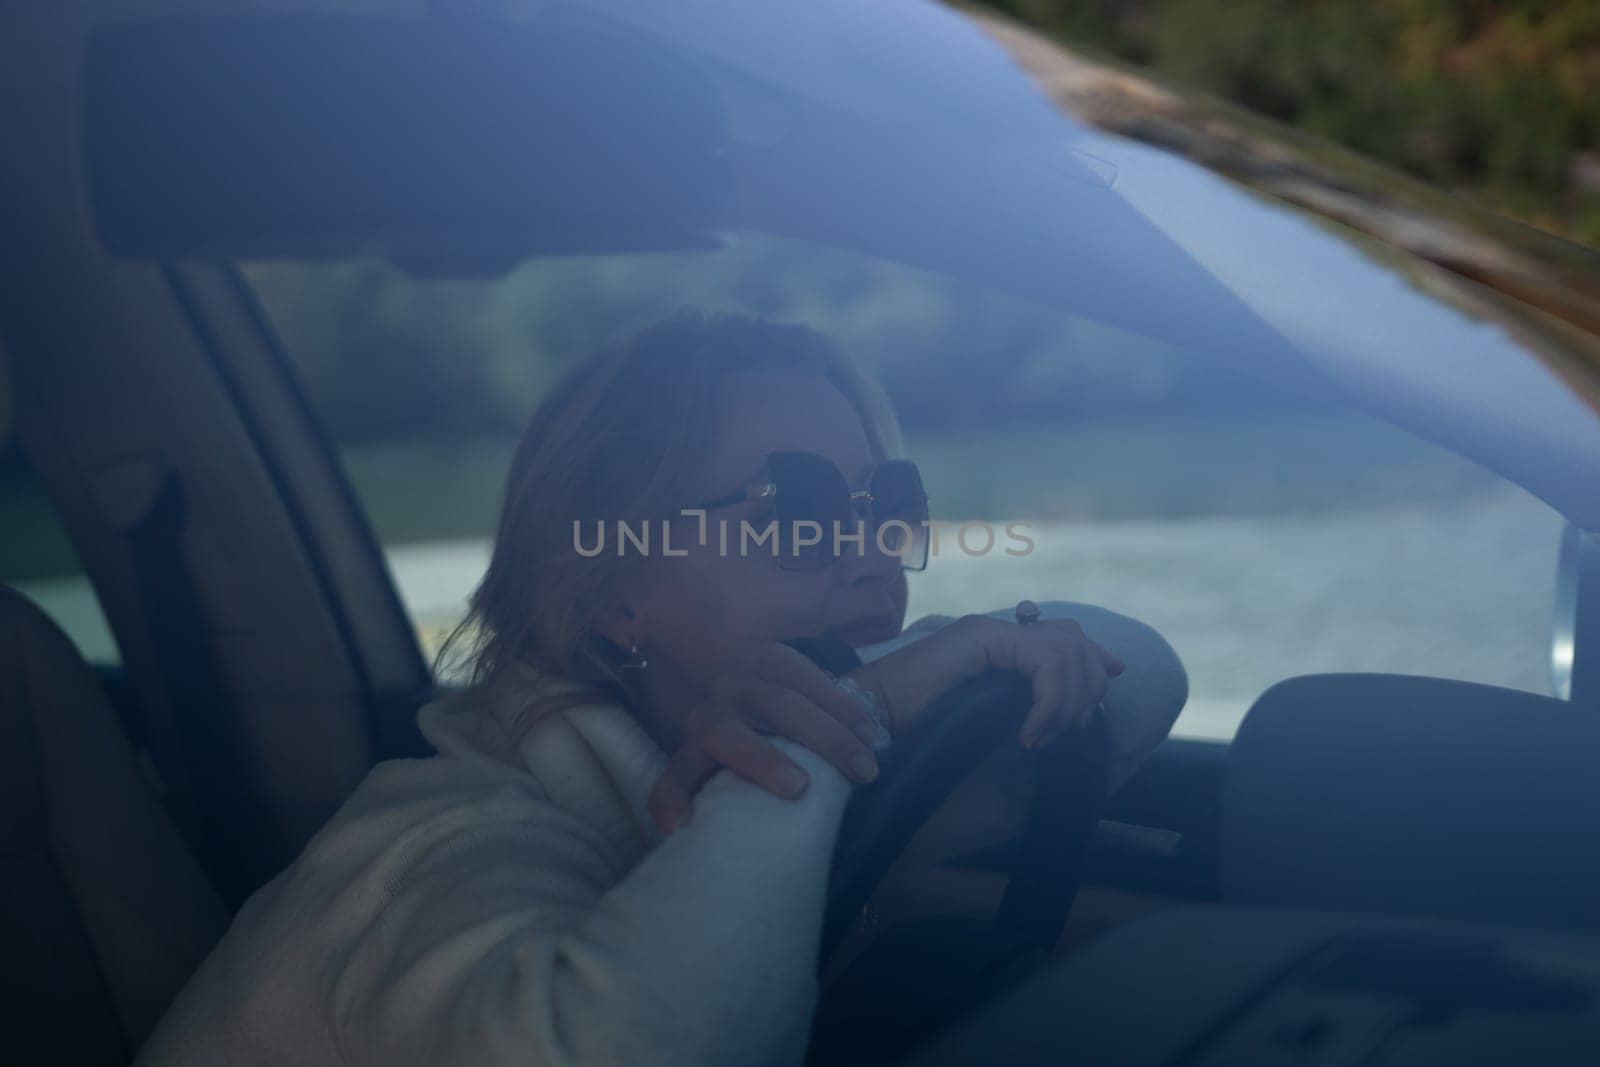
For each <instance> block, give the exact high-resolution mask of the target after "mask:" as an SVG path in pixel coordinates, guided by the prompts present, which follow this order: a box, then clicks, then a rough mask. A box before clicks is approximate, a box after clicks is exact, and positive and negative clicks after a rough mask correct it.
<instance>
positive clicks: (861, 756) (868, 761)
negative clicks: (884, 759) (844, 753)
mask: <svg viewBox="0 0 1600 1067" xmlns="http://www.w3.org/2000/svg"><path fill="white" fill-rule="evenodd" d="M850 774H851V776H852V777H854V778H856V779H858V780H859V781H863V782H870V781H872V780H873V779H874V778H876V777H878V761H877V760H875V759H873V758H872V757H871V756H869V755H867V754H866V753H865V752H857V753H856V754H855V755H854V756H851V757H850Z"/></svg>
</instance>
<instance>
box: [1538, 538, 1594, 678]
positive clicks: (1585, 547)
mask: <svg viewBox="0 0 1600 1067" xmlns="http://www.w3.org/2000/svg"><path fill="white" fill-rule="evenodd" d="M1551 637H1552V640H1551V643H1550V669H1551V675H1550V681H1551V691H1552V692H1553V693H1554V694H1555V696H1556V697H1557V698H1558V699H1561V700H1570V701H1572V702H1573V703H1574V704H1594V705H1596V706H1597V708H1600V530H1586V529H1584V528H1582V527H1580V526H1575V525H1574V524H1572V523H1570V522H1569V523H1567V528H1566V530H1565V532H1564V533H1562V535H1561V555H1560V559H1559V562H1558V563H1557V564H1556V599H1555V619H1554V626H1553V627H1552V630H1551Z"/></svg>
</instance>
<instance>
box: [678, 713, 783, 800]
mask: <svg viewBox="0 0 1600 1067" xmlns="http://www.w3.org/2000/svg"><path fill="white" fill-rule="evenodd" d="M701 745H702V747H704V749H705V751H706V754H707V755H709V756H710V757H711V758H712V759H714V760H716V761H717V762H718V763H720V764H722V765H723V766H724V767H727V768H728V769H729V770H730V771H732V772H734V773H735V774H737V775H739V777H741V778H746V779H748V780H750V781H751V782H753V783H755V784H756V785H758V786H760V787H761V788H762V789H765V790H766V791H767V792H769V793H776V794H777V795H778V796H780V797H791V798H792V797H797V796H799V795H800V794H801V793H803V792H805V788H806V783H807V782H808V781H809V779H807V777H806V772H805V771H803V770H801V769H800V765H799V764H797V763H795V762H794V760H792V759H790V758H789V757H788V756H785V755H784V754H783V753H782V752H780V751H778V749H777V747H776V746H775V745H773V744H772V742H770V741H768V740H767V739H766V738H764V737H762V736H761V735H760V734H758V733H756V732H755V730H753V729H751V728H750V726H749V725H748V724H746V723H743V722H741V721H739V720H738V719H736V718H733V717H731V716H730V717H728V718H725V719H722V720H721V721H720V722H718V723H717V725H716V726H714V727H712V728H711V730H710V732H709V733H707V734H706V735H705V737H704V738H703V739H702V741H701Z"/></svg>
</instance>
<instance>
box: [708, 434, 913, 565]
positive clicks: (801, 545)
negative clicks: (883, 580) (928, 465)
mask: <svg viewBox="0 0 1600 1067" xmlns="http://www.w3.org/2000/svg"><path fill="white" fill-rule="evenodd" d="M766 465H767V473H768V479H767V480H766V481H764V482H760V483H758V484H755V485H748V486H746V487H744V488H743V489H738V490H735V491H734V492H732V493H729V494H728V495H727V496H721V497H717V498H716V499H715V500H707V501H706V502H704V503H702V504H696V505H695V506H694V507H695V509H697V510H705V511H714V510H716V509H717V508H725V507H730V506H732V505H734V504H741V503H744V502H745V501H747V500H767V501H771V503H772V507H773V512H774V518H775V519H776V522H777V544H776V553H777V557H778V565H779V566H780V567H781V568H782V569H784V570H789V571H816V570H821V569H823V568H825V567H828V566H831V565H832V564H833V563H834V562H835V561H836V560H837V559H838V558H839V553H835V551H834V547H835V546H834V541H835V531H837V532H838V540H839V545H838V548H839V552H840V553H843V552H847V551H850V550H851V549H852V548H854V550H855V551H856V552H858V553H860V552H864V551H865V550H866V545H867V543H868V542H867V541H866V540H863V541H861V542H860V544H859V546H858V545H857V542H856V541H855V534H856V533H857V532H858V529H857V521H858V520H868V523H867V526H866V527H865V528H863V529H861V530H860V531H859V532H861V533H862V534H863V537H864V538H874V539H875V541H876V543H877V544H878V545H881V546H882V548H883V551H884V552H886V553H888V554H889V555H893V556H898V557H899V558H900V566H901V568H902V569H904V570H908V571H920V570H924V569H925V568H926V567H927V566H928V526H927V521H928V494H927V493H926V492H924V491H923V488H922V475H921V473H920V472H919V471H918V470H917V465H916V464H915V463H912V462H911V461H910V460H908V459H891V460H887V461H885V462H883V463H880V464H878V465H877V466H876V467H874V468H873V469H872V476H871V479H870V480H869V481H868V483H867V488H865V489H857V490H855V491H853V492H852V491H851V489H850V485H849V483H848V482H846V481H845V477H844V475H843V474H842V473H840V471H839V468H838V467H836V466H834V464H833V461H832V460H829V459H828V458H827V457H826V456H819V455H817V454H816V453H815V452H769V453H767V457H766ZM846 537H849V538H850V539H849V540H845V538H846ZM813 538H815V539H816V540H815V543H811V541H812V539H813Z"/></svg>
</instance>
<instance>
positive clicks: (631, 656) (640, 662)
mask: <svg viewBox="0 0 1600 1067" xmlns="http://www.w3.org/2000/svg"><path fill="white" fill-rule="evenodd" d="M649 665H650V661H649V660H648V659H646V658H645V657H644V654H643V653H642V652H640V651H639V642H638V641H635V642H634V643H633V645H632V647H630V648H629V649H628V658H627V659H625V660H623V661H622V662H621V663H619V664H618V665H617V669H618V670H624V671H642V670H644V669H645V668H646V667H648V666H649Z"/></svg>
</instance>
